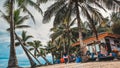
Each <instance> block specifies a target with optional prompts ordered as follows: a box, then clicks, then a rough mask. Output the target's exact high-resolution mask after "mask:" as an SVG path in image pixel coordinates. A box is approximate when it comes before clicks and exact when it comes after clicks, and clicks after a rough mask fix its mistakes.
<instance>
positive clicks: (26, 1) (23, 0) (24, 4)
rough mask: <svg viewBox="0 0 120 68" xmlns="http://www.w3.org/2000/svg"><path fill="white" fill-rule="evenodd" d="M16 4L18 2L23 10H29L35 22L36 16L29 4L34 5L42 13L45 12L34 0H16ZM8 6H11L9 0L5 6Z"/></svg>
mask: <svg viewBox="0 0 120 68" xmlns="http://www.w3.org/2000/svg"><path fill="white" fill-rule="evenodd" d="M40 2H41V1H40ZM14 4H16V5H17V6H18V8H20V9H21V10H22V11H23V12H27V13H28V14H29V15H30V17H31V18H32V20H33V22H34V23H35V19H34V16H33V14H32V13H31V12H30V10H29V9H28V8H27V7H28V6H31V7H34V8H35V9H36V10H38V12H40V13H41V14H42V13H43V12H42V10H41V8H40V7H39V5H38V4H36V3H35V2H34V1H32V0H14ZM8 6H9V0H6V2H5V3H4V7H8ZM8 8H9V7H8ZM8 11H9V10H8Z"/></svg>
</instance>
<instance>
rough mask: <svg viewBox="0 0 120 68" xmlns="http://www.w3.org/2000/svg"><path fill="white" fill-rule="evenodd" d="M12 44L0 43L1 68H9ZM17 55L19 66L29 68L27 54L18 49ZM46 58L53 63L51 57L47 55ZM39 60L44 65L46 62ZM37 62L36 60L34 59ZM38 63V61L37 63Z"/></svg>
mask: <svg viewBox="0 0 120 68" xmlns="http://www.w3.org/2000/svg"><path fill="white" fill-rule="evenodd" d="M9 44H10V43H8V42H0V68H7V66H8V60H9V51H10V49H9V48H10V46H9ZM16 54H17V60H18V65H19V66H20V67H24V68H26V67H29V66H30V63H29V60H28V58H27V57H26V55H25V53H24V52H23V50H22V48H21V47H16ZM46 58H47V59H48V60H49V62H52V57H51V55H47V56H46ZM38 60H39V61H40V62H41V63H42V64H45V63H46V62H45V61H44V60H43V59H42V58H41V57H39V58H38ZM34 61H35V59H34ZM35 62H36V63H37V61H35Z"/></svg>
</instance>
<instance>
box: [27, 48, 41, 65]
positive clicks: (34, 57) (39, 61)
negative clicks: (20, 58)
mask: <svg viewBox="0 0 120 68" xmlns="http://www.w3.org/2000/svg"><path fill="white" fill-rule="evenodd" d="M26 50H27V51H28V52H29V53H30V54H31V55H32V56H33V57H34V58H35V59H36V61H37V62H38V63H39V64H40V65H42V64H41V63H40V61H39V60H38V59H37V58H36V57H35V56H34V55H33V54H32V53H31V52H30V50H28V49H27V48H26Z"/></svg>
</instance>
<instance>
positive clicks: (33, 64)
mask: <svg viewBox="0 0 120 68" xmlns="http://www.w3.org/2000/svg"><path fill="white" fill-rule="evenodd" d="M15 36H16V38H17V39H18V41H19V42H20V44H21V46H22V48H23V50H24V52H25V54H26V55H27V57H28V59H29V61H30V64H31V67H35V65H36V63H35V62H34V61H33V59H32V58H31V56H30V55H29V53H28V52H27V50H26V48H25V47H24V44H23V43H22V41H21V39H20V38H19V37H18V36H17V34H16V33H15Z"/></svg>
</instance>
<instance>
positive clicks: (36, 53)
mask: <svg viewBox="0 0 120 68" xmlns="http://www.w3.org/2000/svg"><path fill="white" fill-rule="evenodd" d="M28 44H29V46H31V48H30V49H29V50H34V56H35V57H37V56H41V57H42V58H43V59H44V60H45V61H46V63H47V64H51V63H50V62H49V61H48V60H47V59H46V58H45V56H43V55H44V54H42V51H43V50H42V48H41V47H42V44H41V41H39V40H35V41H34V42H28ZM39 49H40V50H39Z"/></svg>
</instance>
